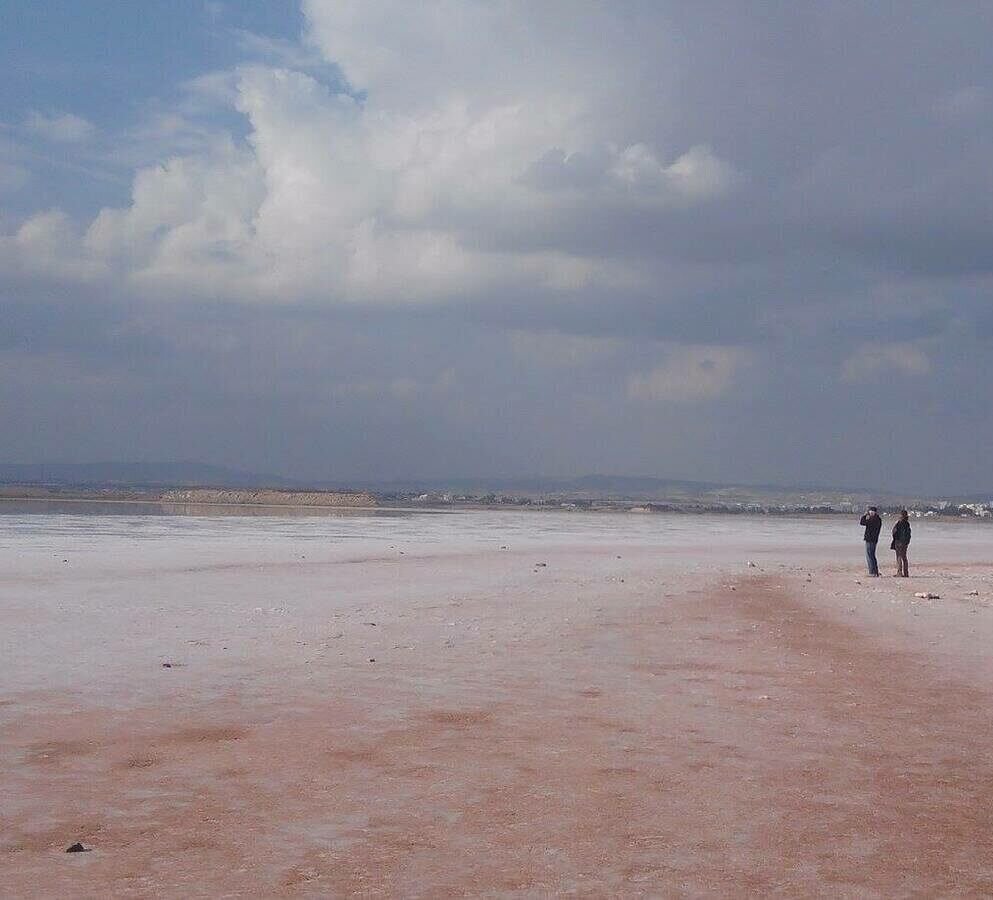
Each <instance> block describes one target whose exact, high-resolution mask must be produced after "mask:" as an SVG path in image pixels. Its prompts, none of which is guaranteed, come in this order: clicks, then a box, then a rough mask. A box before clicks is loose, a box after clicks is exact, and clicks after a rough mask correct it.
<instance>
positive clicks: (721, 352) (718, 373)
mask: <svg viewBox="0 0 993 900" xmlns="http://www.w3.org/2000/svg"><path fill="white" fill-rule="evenodd" d="M750 360H751V357H750V354H749V353H748V352H747V351H746V350H744V349H742V348H740V347H708V346H702V345H700V346H693V345H686V346H682V347H675V348H673V349H672V350H671V351H670V353H669V355H668V356H667V357H666V359H665V361H664V362H663V363H662V364H661V365H659V366H656V367H655V368H653V369H651V370H649V371H647V372H644V373H640V374H635V375H632V376H630V377H629V378H628V382H627V391H628V396H629V397H631V398H632V399H635V400H646V401H650V402H660V403H694V402H698V401H702V400H711V399H714V398H716V397H720V396H722V395H723V394H725V393H727V392H728V391H729V390H730V389H731V388H732V387H733V386H734V384H735V381H736V378H737V377H738V375H739V374H740V372H741V370H742V369H743V368H744V367H745V366H747V365H748V364H749V362H750Z"/></svg>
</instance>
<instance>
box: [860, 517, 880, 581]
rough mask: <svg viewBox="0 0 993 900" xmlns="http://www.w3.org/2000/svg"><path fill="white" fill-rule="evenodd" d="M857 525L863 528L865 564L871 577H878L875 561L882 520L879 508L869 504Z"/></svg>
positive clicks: (877, 566)
mask: <svg viewBox="0 0 993 900" xmlns="http://www.w3.org/2000/svg"><path fill="white" fill-rule="evenodd" d="M859 525H862V526H863V527H864V528H865V534H863V535H862V539H863V540H864V541H865V564H866V567H867V568H868V569H869V574H870V575H871V576H872V577H873V578H878V577H879V563H878V562H877V561H876V544H878V543H879V530H880V529H881V528H882V527H883V520H882V519H880V518H879V510H878V509H876V507H875V506H870V507H869V508H868V509H867V510H866V512H865V515H864V516H862V518H861V519H859Z"/></svg>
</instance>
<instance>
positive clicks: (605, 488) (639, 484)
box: [0, 471, 993, 521]
mask: <svg viewBox="0 0 993 900" xmlns="http://www.w3.org/2000/svg"><path fill="white" fill-rule="evenodd" d="M71 474H72V473H69V475H70V476H71ZM102 474H106V473H102ZM143 474H145V475H147V474H148V473H143ZM173 474H183V475H186V476H188V477H185V478H179V477H176V478H174V479H169V478H165V479H163V481H162V482H159V483H156V482H155V481H154V480H152V479H149V480H148V481H146V482H144V483H126V482H125V481H122V480H116V479H110V478H106V477H104V478H91V479H80V480H78V481H73V480H72V479H71V477H61V478H56V479H46V480H44V481H42V480H41V479H28V478H13V479H12V478H9V477H7V478H4V479H0V501H3V500H6V501H14V500H22V501H45V502H49V503H53V502H59V501H64V502H79V501H94V502H104V503H146V504H148V503H151V504H156V505H158V506H161V507H163V511H177V512H182V511H183V510H190V509H191V508H192V507H203V508H209V507H220V506H227V507H236V506H237V507H260V508H263V507H284V508H308V509H321V508H345V507H348V508H391V509H425V510H426V509H458V508H462V509H531V510H546V511H550V510H562V511H570V510H575V511H589V512H615V513H617V512H624V513H631V514H635V515H651V514H653V513H714V514H725V515H735V514H737V515H767V516H776V515H838V514H847V515H851V514H859V513H861V512H862V511H864V510H865V508H866V506H868V505H869V504H874V505H876V506H878V507H879V509H880V511H881V512H883V514H884V515H885V514H892V513H895V512H897V511H898V510H900V509H904V508H906V509H907V510H908V511H909V512H910V515H911V516H912V517H914V518H942V519H950V518H960V519H988V520H990V521H993V499H976V498H924V497H912V496H897V495H893V496H887V495H884V496H879V495H875V494H872V493H870V492H868V491H847V492H846V491H837V490H830V489H818V490H806V489H805V490H800V489H795V488H781V487H755V486H728V485H709V484H703V483H696V482H677V481H663V480H660V479H637V478H623V477H618V478H611V477H607V476H590V477H588V478H584V479H576V480H574V481H566V480H562V481H552V480H550V481H547V482H542V481H541V480H538V479H532V480H530V481H527V482H521V483H507V484H504V485H503V489H502V490H487V489H486V487H485V486H484V487H481V488H480V487H473V488H471V489H470V488H466V487H464V486H463V487H461V488H459V489H450V488H444V487H436V486H432V487H431V488H429V489H425V487H424V486H423V485H422V486H417V485H414V486H406V485H404V486H400V485H389V486H384V485H370V484H359V485H344V484H343V485H333V486H329V485H315V486H305V485H303V484H300V485H296V484H294V485H292V486H290V485H278V486H264V485H265V481H264V480H263V479H264V476H259V481H258V482H256V483H255V484H252V480H253V478H252V476H250V475H244V474H243V473H238V476H237V477H227V478H225V477H223V474H222V475H219V474H218V472H216V471H211V472H209V473H207V475H208V477H205V478H194V477H189V476H191V474H192V473H190V472H184V473H173Z"/></svg>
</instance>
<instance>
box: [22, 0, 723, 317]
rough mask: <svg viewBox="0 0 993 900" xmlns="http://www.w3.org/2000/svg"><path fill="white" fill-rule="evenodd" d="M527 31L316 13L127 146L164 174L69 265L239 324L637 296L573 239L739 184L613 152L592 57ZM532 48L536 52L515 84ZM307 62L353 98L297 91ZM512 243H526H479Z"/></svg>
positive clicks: (488, 13) (541, 20)
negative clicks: (231, 311) (291, 35)
mask: <svg viewBox="0 0 993 900" xmlns="http://www.w3.org/2000/svg"><path fill="white" fill-rule="evenodd" d="M512 7H513V8H512ZM524 9H525V7H524V6H520V7H519V8H518V6H517V5H515V4H511V5H510V6H508V7H507V8H502V7H491V6H489V5H488V4H480V3H475V2H470V3H464V4H463V3H459V4H442V6H441V7H438V8H434V7H407V6H406V5H396V4H391V3H368V4H367V3H362V4H353V3H327V2H317V0H313V2H308V3H306V4H305V11H306V13H307V17H308V29H309V30H308V34H309V45H308V47H305V48H301V49H300V53H299V54H295V53H293V52H290V51H291V50H292V49H293V48H292V46H290V45H286V44H284V43H280V42H277V44H278V46H275V45H273V44H272V42H267V41H258V40H252V39H250V37H248V36H246V35H245V34H242V35H241V40H242V41H243V42H245V41H248V42H249V43H250V44H251V49H252V51H253V52H263V51H264V52H265V53H266V54H267V55H270V56H272V55H273V53H274V52H275V50H278V51H279V53H278V54H276V55H277V56H278V58H279V62H280V64H271V63H270V64H253V65H244V66H242V67H240V68H238V69H237V70H236V71H235V72H233V73H227V74H226V73H210V74H208V75H206V76H202V77H201V78H199V79H195V80H193V81H191V82H189V83H188V84H187V86H186V93H185V99H184V101H183V105H184V109H180V110H177V111H159V112H157V113H156V114H155V115H153V116H152V117H151V118H149V119H148V120H147V121H146V122H145V124H144V125H143V126H142V127H141V128H140V129H137V130H132V133H131V135H130V138H131V141H132V143H133V144H134V145H135V146H155V145H157V146H159V147H161V148H168V152H169V153H170V155H169V156H168V157H167V158H164V159H162V160H161V161H160V162H158V163H157V164H156V165H154V166H143V167H142V168H140V169H139V170H138V171H137V173H136V175H135V178H134V184H133V188H132V196H131V202H130V205H129V206H128V207H125V208H105V209H103V210H102V211H101V212H100V213H99V214H98V215H97V216H96V217H95V219H94V220H93V221H92V222H91V223H89V224H88V225H87V226H86V227H85V229H84V231H85V240H84V242H83V249H84V251H85V252H86V253H87V254H89V256H90V259H91V261H92V262H93V264H94V265H95V266H106V267H108V269H109V270H111V269H112V270H114V271H115V272H117V273H118V275H119V277H121V278H123V279H124V280H125V281H126V282H128V283H131V284H134V285H140V286H141V288H142V289H143V290H146V291H150V292H152V293H153V294H158V295H161V296H165V295H167V294H169V293H176V292H180V293H182V295H183V296H186V297H190V298H196V297H200V298H204V297H223V298H226V299H230V300H238V301H247V302H256V303H276V304H286V303H297V302H303V303H308V304H313V303H320V304H328V305H335V304H353V303H376V304H394V305H396V304H402V305H403V304H409V303H438V302H453V301H456V302H472V301H473V300H474V299H477V298H480V297H483V296H492V295H493V294H495V293H498V292H508V293H519V292H521V291H532V292H533V293H534V294H535V296H536V297H546V298H555V297H556V296H560V295H565V294H568V293H569V292H572V291H576V290H580V289H590V288H595V287H599V288H603V289H612V288H613V289H630V288H631V287H632V286H634V285H637V284H639V283H644V282H645V277H646V273H645V271H644V267H643V266H639V265H637V264H635V263H634V262H633V261H632V260H631V259H627V260H625V261H624V262H623V263H621V262H620V261H619V260H618V259H616V258H612V256H613V255H612V254H604V253H603V252H602V251H601V250H594V251H593V252H584V251H583V250H581V249H579V248H575V247H571V246H569V242H570V234H571V232H572V230H573V227H574V222H575V221H576V220H577V219H588V220H591V221H592V220H595V219H597V218H598V217H600V216H602V215H603V213H604V211H610V213H611V215H613V216H615V217H617V216H637V215H641V214H642V213H643V212H647V214H649V215H651V214H653V213H652V211H653V210H657V211H664V210H666V209H670V208H687V207H692V206H693V205H695V204H698V203H703V202H706V201H710V200H712V199H713V198H715V197H720V196H722V195H724V194H725V193H727V192H728V191H729V190H730V189H731V187H732V186H733V185H734V184H735V183H736V180H737V178H738V175H737V172H736V170H735V168H734V167H733V166H732V165H731V164H730V163H729V162H727V161H725V160H723V159H722V158H720V157H719V156H718V155H717V154H716V153H715V152H714V151H713V149H711V148H710V147H708V146H705V145H703V144H699V145H693V146H690V147H688V148H684V149H683V150H682V151H681V152H675V153H671V154H669V155H668V158H666V157H664V156H663V155H662V153H661V152H660V151H659V149H658V148H656V147H655V146H654V145H653V144H652V142H651V141H650V140H648V139H635V140H631V139H630V137H629V135H636V133H637V128H638V125H637V119H636V118H635V119H631V120H629V121H622V120H620V119H619V118H618V116H617V115H616V112H615V110H616V107H617V104H618V93H617V92H623V91H624V90H625V88H626V85H625V84H624V82H623V79H619V78H618V74H617V72H616V67H615V66H614V64H613V62H612V60H611V58H610V57H609V55H607V54H606V53H604V50H603V48H600V49H598V50H597V51H596V52H593V53H591V54H586V53H578V52H577V51H576V50H575V49H574V48H572V47H571V46H570V45H569V44H568V43H565V44H563V43H562V41H561V38H562V35H560V34H558V32H559V30H560V29H561V28H562V27H564V26H563V25H562V21H563V20H561V19H559V18H556V17H555V16H553V15H550V13H549V11H547V10H544V9H543V10H541V11H540V12H538V13H529V14H531V15H533V20H534V21H533V24H534V30H532V29H521V28H520V27H519V21H518V19H517V16H518V15H520V14H521V13H522V12H523V11H524ZM527 9H528V10H532V9H533V8H532V7H527ZM568 21H570V22H572V23H573V24H571V25H568V26H565V27H567V28H574V29H578V33H577V34H576V35H575V36H576V37H579V38H582V39H583V40H585V41H587V42H591V41H593V39H594V38H595V37H596V35H597V34H598V33H600V34H602V35H603V36H604V38H605V39H607V40H608V43H609V44H612V45H621V46H624V45H626V44H627V43H628V42H629V41H630V38H629V37H628V36H626V35H624V34H621V33H620V32H619V31H618V29H617V27H616V22H615V21H614V17H613V16H612V15H611V14H609V13H607V12H604V11H602V10H591V14H590V17H589V18H584V17H569V20H568ZM400 23H404V24H403V27H400ZM456 26H457V27H456ZM598 26H599V27H598ZM487 27H493V28H496V29H498V30H499V31H500V32H501V34H502V36H503V40H502V41H501V42H499V43H494V42H493V41H491V40H490V39H489V38H487V37H486V29H487ZM453 28H455V30H453ZM545 39H547V40H548V52H547V53H544V54H542V55H541V56H532V57H530V58H529V63H528V64H527V66H525V67H523V68H522V67H521V65H520V64H519V60H520V59H521V58H522V57H523V56H524V55H527V54H529V53H532V51H534V50H535V49H536V48H537V47H538V46H539V44H543V42H544V40H545ZM588 46H592V44H589V43H588ZM596 46H597V47H598V48H599V47H600V45H599V44H597V45H596ZM430 47H436V48H448V49H450V50H451V51H452V52H453V53H454V54H455V58H453V59H447V58H445V59H442V58H439V57H436V56H433V55H430V56H428V55H424V54H425V52H426V50H427V49H428V48H430ZM315 53H320V54H322V58H323V60H324V62H325V64H326V65H327V66H328V67H330V69H332V70H337V67H340V70H341V71H343V72H344V73H345V75H346V76H347V78H348V80H349V82H350V84H351V88H349V89H348V90H345V89H343V85H342V84H341V83H339V82H338V81H335V79H334V78H332V79H331V80H330V81H324V80H321V77H320V75H319V74H318V73H317V72H315V71H302V69H303V68H308V69H311V70H313V69H314V68H315V67H314V65H313V59H312V57H313V55H314V54H315ZM480 54H482V55H483V56H484V57H485V58H486V59H488V60H489V61H490V63H491V65H490V66H489V67H487V66H481V65H480V64H479V60H478V56H479V55H480ZM294 66H295V67H294ZM508 72H510V73H512V74H511V75H510V77H508ZM445 73H447V74H448V75H450V76H451V79H449V78H448V77H447V76H446V77H441V76H442V75H444V74H445ZM198 103H200V104H205V105H213V106H214V107H215V108H216V107H217V106H220V105H223V104H225V103H227V104H230V105H231V106H233V110H232V111H236V112H237V113H239V114H240V115H241V116H243V117H244V121H245V123H246V125H247V132H248V133H247V141H246V142H242V141H241V140H240V139H238V138H237V137H236V136H235V135H233V134H232V135H224V134H223V133H218V132H217V130H216V128H207V127H202V126H199V125H198V124H197V118H196V115H197V113H198V112H202V109H203V108H204V107H203V106H201V107H200V109H198V108H197V104H198ZM30 125H31V127H32V128H33V129H34V130H35V131H36V132H38V133H45V134H46V135H48V136H49V137H51V138H53V139H54V138H55V137H58V138H59V139H61V140H69V139H73V140H82V139H84V138H85V137H87V136H88V135H90V134H91V133H92V126H90V125H89V123H87V122H85V120H82V119H80V118H79V117H75V116H72V115H69V114H66V115H61V116H57V117H49V118H45V117H42V116H40V115H39V114H34V115H33V116H32V117H31V119H30ZM563 187H566V188H568V190H567V191H565V192H563V191H562V190H561V188H563ZM521 223H529V224H530V227H531V228H532V229H534V230H535V231H536V233H534V234H533V235H532V238H531V239H530V240H528V241H526V242H524V243H518V244H517V245H514V243H513V242H507V241H503V242H501V241H496V242H494V240H493V238H494V236H496V235H499V234H501V233H505V232H506V233H508V234H509V233H512V232H513V231H514V230H516V228H517V226H518V225H519V224H521Z"/></svg>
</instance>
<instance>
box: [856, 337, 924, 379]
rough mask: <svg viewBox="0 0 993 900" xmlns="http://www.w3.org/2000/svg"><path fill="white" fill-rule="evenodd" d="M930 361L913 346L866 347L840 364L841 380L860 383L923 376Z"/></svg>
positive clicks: (872, 345)
mask: <svg viewBox="0 0 993 900" xmlns="http://www.w3.org/2000/svg"><path fill="white" fill-rule="evenodd" d="M930 372H931V360H930V359H929V358H928V356H927V354H926V353H925V352H924V351H923V350H921V349H920V348H919V347H916V346H915V345H913V344H867V345H865V346H863V347H860V348H859V349H858V350H857V351H856V352H855V353H853V354H852V355H851V356H849V357H848V358H847V359H846V360H845V361H844V362H843V363H842V364H841V377H842V379H843V380H844V381H848V382H860V381H868V380H869V379H872V378H877V377H882V378H885V377H887V376H889V375H893V374H894V373H895V374H898V375H927V374H929V373H930Z"/></svg>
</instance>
